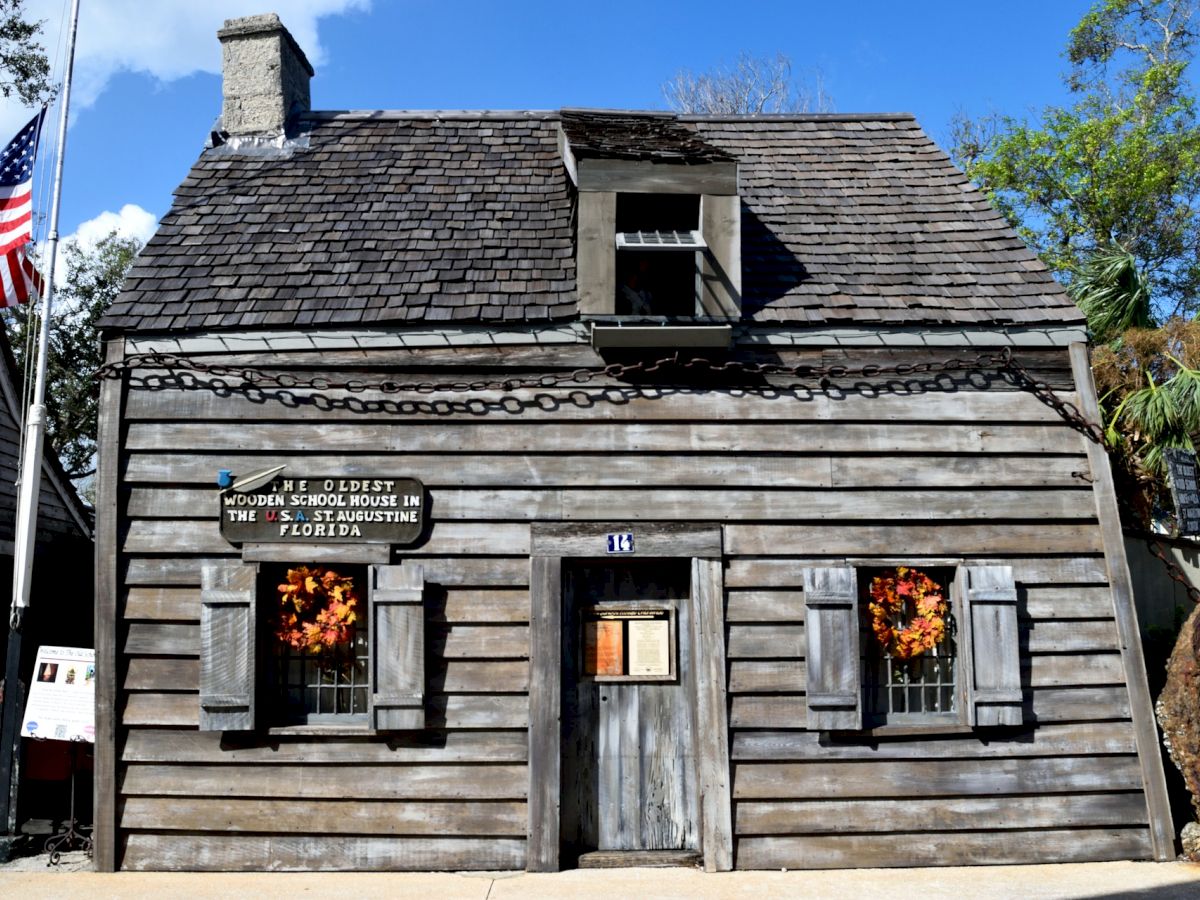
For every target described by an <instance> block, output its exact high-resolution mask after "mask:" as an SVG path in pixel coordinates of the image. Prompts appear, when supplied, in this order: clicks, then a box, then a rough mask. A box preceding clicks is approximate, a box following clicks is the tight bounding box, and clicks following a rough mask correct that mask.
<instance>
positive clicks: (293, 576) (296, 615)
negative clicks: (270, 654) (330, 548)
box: [275, 566, 358, 653]
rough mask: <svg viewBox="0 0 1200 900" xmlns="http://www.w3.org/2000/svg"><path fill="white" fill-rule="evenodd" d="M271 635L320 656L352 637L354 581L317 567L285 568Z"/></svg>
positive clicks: (354, 596) (355, 613)
mask: <svg viewBox="0 0 1200 900" xmlns="http://www.w3.org/2000/svg"><path fill="white" fill-rule="evenodd" d="M278 590H279V619H278V622H277V623H276V628H275V636H276V637H277V638H279V640H280V642H281V643H284V644H290V645H291V646H293V647H295V648H296V649H297V650H308V651H311V652H312V653H320V652H321V651H322V650H325V649H327V648H330V647H333V646H335V645H337V644H344V643H346V642H347V641H350V640H352V639H353V638H354V623H355V621H356V620H357V619H358V613H357V612H356V609H357V608H358V595H357V594H356V593H355V592H354V579H353V578H350V577H349V576H347V575H342V574H340V573H338V572H335V571H334V570H333V569H326V568H323V567H320V566H317V567H314V568H311V569H310V568H308V567H307V566H300V567H298V568H295V569H288V571H287V581H286V582H284V583H283V584H281V585H279V588H278Z"/></svg>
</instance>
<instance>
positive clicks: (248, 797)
mask: <svg viewBox="0 0 1200 900" xmlns="http://www.w3.org/2000/svg"><path fill="white" fill-rule="evenodd" d="M747 352H749V351H747ZM974 352H975V351H971V354H973V353H974ZM953 355H966V354H956V353H954V352H953V351H949V350H947V351H938V352H933V351H917V350H910V351H890V352H886V353H885V352H884V351H867V350H863V351H852V352H847V351H834V350H829V351H825V352H822V351H820V350H814V349H811V348H810V349H806V350H804V351H803V352H802V353H801V352H799V351H797V352H794V353H793V352H789V351H784V350H778V349H773V350H772V351H771V353H770V355H769V358H772V359H782V360H783V361H785V362H786V361H800V360H801V359H803V360H804V361H808V362H820V361H826V362H830V363H832V362H848V363H854V362H859V363H864V362H880V363H884V362H889V361H895V360H897V359H904V360H910V361H935V360H937V359H940V358H944V357H946V356H953ZM1019 355H1020V356H1021V358H1022V359H1023V361H1025V363H1026V364H1027V365H1028V366H1030V367H1031V368H1032V369H1033V370H1035V372H1036V373H1037V374H1038V375H1039V377H1044V378H1047V379H1049V380H1050V381H1051V382H1053V383H1054V384H1055V385H1056V386H1057V387H1058V388H1059V389H1061V390H1062V391H1063V392H1064V394H1066V395H1067V396H1070V395H1071V391H1072V390H1073V386H1072V384H1071V376H1070V367H1069V362H1068V359H1067V354H1066V352H1065V350H1053V349H1047V350H1036V351H1025V352H1022V353H1020V354H1019ZM763 358H764V359H765V358H768V357H767V356H764V357H763ZM281 360H282V363H281ZM210 361H215V360H210ZM238 361H239V362H243V363H265V364H271V363H275V364H283V365H288V366H297V365H310V366H313V367H314V369H319V368H320V367H321V366H323V365H325V366H328V365H329V364H331V363H332V362H333V361H335V355H334V354H331V355H330V356H329V357H327V358H325V359H322V358H321V357H320V356H318V355H312V354H309V355H307V356H306V355H304V354H293V355H290V356H287V357H276V358H271V357H268V356H258V357H255V356H248V357H243V358H241V359H240V360H238ZM337 361H339V362H341V363H343V364H344V366H346V368H345V369H343V370H341V371H342V374H343V375H344V376H345V377H354V376H349V375H347V374H346V373H348V372H349V371H351V370H354V371H357V372H359V373H360V376H361V377H364V378H371V377H374V378H378V377H382V376H381V374H380V373H381V371H382V370H381V369H380V368H379V366H382V365H387V366H389V367H391V368H388V369H387V372H388V376H387V377H396V378H397V379H398V380H409V379H421V378H428V379H429V380H437V381H457V380H474V379H480V378H487V377H495V376H497V375H499V376H512V375H514V374H517V373H518V372H545V371H550V370H552V369H553V368H555V361H557V366H558V367H560V368H563V369H567V368H573V367H575V366H579V365H585V364H593V365H594V364H599V363H600V362H601V361H600V360H599V359H598V358H595V357H593V356H592V355H591V351H590V350H588V349H587V348H581V347H567V348H563V349H561V350H554V349H552V348H549V349H548V348H529V347H525V348H521V347H514V348H512V349H511V350H508V351H505V350H502V349H494V350H480V349H474V350H471V351H463V352H461V353H459V354H457V355H456V354H455V352H454V351H453V350H447V349H439V350H431V351H429V352H428V353H427V354H426V355H424V356H422V354H421V353H420V352H419V351H416V352H413V351H403V352H400V351H397V352H384V353H381V354H379V355H378V356H372V354H370V353H367V352H353V353H343V354H341V355H340V358H339V359H337ZM421 366H427V367H428V368H426V369H424V370H423V371H422V370H420V367H421ZM522 366H524V368H522ZM397 367H399V368H397ZM153 374H155V373H149V372H144V371H143V372H135V373H134V375H133V379H132V382H131V384H130V388H129V390H128V393H127V399H126V401H125V405H124V411H123V412H124V422H125V427H124V430H123V433H122V450H121V455H120V464H119V477H120V489H119V491H118V500H119V527H118V529H117V541H118V549H119V558H118V567H117V584H118V588H117V590H118V597H117V602H116V609H117V613H118V616H119V619H118V621H117V622H116V623H115V625H116V637H117V647H118V652H119V653H120V655H121V669H120V683H119V685H118V687H119V690H118V693H117V700H116V703H117V738H116V745H117V774H118V795H117V803H116V815H117V825H118V826H119V831H118V841H117V854H118V857H117V862H118V864H119V865H123V866H124V867H126V868H131V869H166V868H190V869H280V870H283V869H305V868H314V867H318V866H319V867H321V868H376V869H420V868H456V869H457V868H485V869H504V868H520V867H523V866H524V865H525V864H526V820H527V815H528V811H527V806H526V797H527V792H528V776H527V768H526V758H527V732H526V729H527V726H528V722H529V701H528V691H529V675H528V657H529V628H528V620H529V593H528V580H529V572H530V562H529V552H530V547H529V543H530V524H531V523H533V522H538V521H563V520H581V521H582V520H592V521H612V522H622V521H624V522H634V523H636V522H638V521H655V522H670V521H716V522H720V523H723V524H724V526H725V550H726V556H727V561H726V570H725V583H726V589H727V592H726V598H725V600H726V620H727V635H726V637H727V650H728V659H729V662H728V691H729V704H730V705H729V721H730V729H731V736H730V752H731V756H732V776H733V777H732V785H731V786H730V787H731V791H732V801H733V816H734V830H735V837H736V840H735V863H736V865H737V866H739V867H742V868H762V867H771V868H775V867H833V866H862V865H871V866H895V865H910V864H961V863H1001V862H1033V861H1039V860H1092V859H1113V858H1129V857H1134V858H1145V857H1148V856H1150V855H1151V842H1150V833H1149V829H1148V825H1147V822H1148V817H1147V808H1146V803H1145V800H1144V798H1143V790H1142V783H1141V773H1140V770H1139V766H1138V758H1137V755H1136V747H1135V738H1134V729H1133V726H1132V724H1131V721H1130V709H1129V700H1128V694H1127V691H1126V688H1125V686H1124V674H1123V669H1122V661H1121V654H1120V647H1119V645H1118V640H1117V631H1116V628H1115V625H1114V617H1113V603H1112V597H1111V593H1110V591H1109V589H1108V585H1107V574H1106V567H1105V561H1104V558H1103V555H1102V544H1101V535H1100V531H1099V528H1098V525H1097V518H1096V515H1097V514H1096V502H1095V499H1094V497H1093V494H1092V490H1091V484H1090V482H1091V472H1090V466H1089V462H1088V457H1087V455H1086V448H1085V445H1084V438H1083V437H1082V436H1081V435H1080V434H1079V433H1078V432H1076V431H1075V430H1072V429H1071V428H1070V427H1068V426H1067V425H1066V424H1065V423H1064V422H1063V421H1062V420H1061V419H1060V418H1059V416H1058V415H1057V414H1056V413H1055V412H1054V411H1053V410H1052V409H1050V408H1049V407H1047V406H1046V405H1044V404H1043V403H1041V402H1039V401H1038V400H1037V399H1036V398H1035V397H1034V396H1032V395H1031V394H1029V393H1027V392H1023V391H1020V390H1017V389H1015V388H1014V387H1013V386H1012V385H1011V384H1008V383H1006V382H1005V381H1004V380H1003V379H1000V378H998V377H995V376H992V377H988V376H984V375H980V374H974V375H963V374H957V375H953V376H952V375H947V374H940V375H939V374H931V375H913V376H907V377H903V378H899V377H887V378H878V379H875V381H874V383H873V384H870V385H862V386H861V387H862V388H863V389H862V390H853V389H852V390H841V389H837V390H831V391H828V392H823V391H820V390H819V389H818V390H817V391H816V392H815V393H814V392H812V391H810V390H808V389H800V390H791V389H789V384H790V381H791V380H789V379H780V380H778V381H777V383H773V382H772V381H771V380H769V379H768V380H764V383H763V385H762V387H761V388H758V389H742V388H723V389H708V388H705V387H702V386H700V385H699V384H695V383H693V384H692V385H691V386H682V387H667V388H663V387H659V386H642V387H637V386H632V385H630V384H628V383H617V382H613V381H603V380H602V381H599V382H593V383H591V384H588V385H579V386H563V387H547V388H538V389H519V390H515V391H512V392H499V391H482V392H478V393H417V392H414V393H408V392H403V393H399V394H380V393H376V392H372V391H363V392H360V393H354V394H335V395H333V396H332V397H331V398H320V397H318V398H313V397H312V396H311V395H312V393H313V392H312V391H309V390H304V389H299V388H295V389H289V390H286V391H272V390H270V389H256V390H254V391H252V392H251V393H250V394H249V395H242V394H238V393H232V394H230V393H229V392H220V393H218V392H213V391H211V390H209V389H207V388H204V387H202V386H196V387H190V388H183V389H181V388H180V387H179V386H178V384H177V383H175V384H173V383H172V381H171V379H167V380H166V381H162V380H158V381H155V380H151V381H150V382H146V381H144V380H143V376H145V375H153ZM159 374H161V373H159ZM793 380H794V379H793ZM186 381H187V379H185V383H186ZM310 401H312V402H310ZM279 462H287V463H288V464H289V465H291V466H292V467H293V468H294V470H296V471H298V472H300V471H303V472H306V473H312V474H318V475H319V474H343V475H346V476H350V477H353V476H355V475H369V474H379V473H389V474H395V475H403V476H411V477H415V478H418V479H420V480H422V481H423V482H424V483H425V484H426V486H427V487H428V488H429V491H430V499H431V504H430V507H429V509H430V515H431V518H432V520H433V522H434V525H433V527H432V531H431V534H430V536H429V540H428V542H427V543H425V544H424V545H422V546H418V547H415V548H412V549H406V550H403V551H402V552H401V554H400V555H401V556H403V557H409V556H412V557H417V558H419V560H420V561H421V562H422V564H423V565H424V570H425V579H426V584H427V585H428V588H427V608H426V620H427V647H426V663H427V671H428V683H427V685H426V730H425V731H424V732H423V733H422V734H421V735H419V736H415V737H414V736H409V737H399V738H397V737H390V738H349V737H313V736H309V737H305V736H287V737H270V738H268V739H263V738H258V739H254V738H245V739H242V740H241V742H239V741H238V740H237V739H233V738H227V741H226V743H224V744H222V742H221V738H220V736H219V735H217V734H206V733H200V732H198V731H197V730H196V728H197V716H198V700H197V690H198V662H197V654H198V652H199V646H200V625H199V619H200V571H201V566H202V565H203V564H204V563H205V562H207V561H209V560H215V559H233V558H236V557H237V552H236V550H235V549H234V548H232V547H230V546H229V545H228V544H226V543H225V542H224V541H223V540H222V538H221V537H220V535H219V533H218V523H217V517H216V509H217V507H216V492H215V489H214V487H213V484H214V479H215V475H216V472H217V470H218V469H221V468H228V469H233V470H234V471H240V472H245V471H252V470H254V469H256V468H262V467H265V466H269V465H271V464H274V463H279ZM846 560H849V561H850V563H849V564H851V565H869V564H871V562H872V561H882V560H888V561H891V562H899V561H905V560H908V561H914V562H920V561H922V560H925V561H929V562H930V563H932V562H934V561H940V562H942V563H943V564H955V563H956V562H958V561H963V560H975V561H981V562H988V561H997V562H1000V563H1003V564H1009V565H1012V566H1013V568H1014V572H1015V576H1016V580H1017V583H1018V588H1019V598H1020V606H1019V614H1020V623H1021V648H1022V659H1023V669H1022V687H1023V691H1024V697H1025V716H1026V725H1025V726H1024V727H1022V728H1019V729H1016V730H1013V731H1006V732H1002V733H999V734H996V733H991V734H971V733H955V734H941V735H938V734H915V735H912V734H910V735H892V736H887V737H880V736H875V737H871V738H869V739H866V738H864V739H850V738H846V739H834V740H825V741H821V740H819V735H818V734H817V733H816V732H809V731H807V730H806V729H805V694H804V691H805V684H804V671H805V665H804V659H803V648H804V646H805V640H804V621H803V619H804V601H803V576H802V567H803V566H804V565H823V564H843V565H845V564H847V563H846V562H845V561H846ZM1031 831H1032V832H1035V833H1031ZM935 832H936V834H931V833H935ZM914 834H919V835H920V837H921V839H919V840H916V839H914Z"/></svg>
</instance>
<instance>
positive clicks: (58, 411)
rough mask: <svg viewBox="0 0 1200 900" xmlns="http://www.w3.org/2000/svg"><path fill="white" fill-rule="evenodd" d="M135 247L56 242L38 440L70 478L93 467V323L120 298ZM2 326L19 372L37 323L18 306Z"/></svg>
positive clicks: (96, 390) (110, 239) (113, 238)
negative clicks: (58, 268)
mask: <svg viewBox="0 0 1200 900" xmlns="http://www.w3.org/2000/svg"><path fill="white" fill-rule="evenodd" d="M141 247H142V245H141V242H140V241H138V240H137V238H131V237H122V236H121V235H119V234H118V233H117V232H115V231H114V232H112V233H110V234H109V235H108V236H107V237H105V238H104V239H103V240H102V241H100V242H99V243H98V244H97V245H96V247H95V249H93V250H91V251H85V250H84V249H83V248H81V247H80V246H79V244H78V243H76V242H75V241H66V242H64V243H63V245H62V256H61V257H60V259H59V263H60V264H61V265H62V266H63V268H64V270H65V273H66V274H65V277H64V279H63V282H62V284H61V285H60V286H59V287H58V289H57V290H56V291H55V294H54V317H53V319H52V321H51V323H50V352H49V356H48V359H47V371H46V436H47V438H48V439H49V441H50V444H51V446H53V447H54V449H55V451H56V452H57V453H58V458H59V459H60V460H61V461H62V464H63V468H64V469H65V470H66V472H67V475H68V476H69V477H71V478H84V477H86V476H88V475H91V474H92V473H93V471H94V470H95V454H96V412H97V406H98V404H99V400H100V384H99V381H98V380H97V379H96V377H95V372H96V369H98V368H99V367H100V366H101V365H102V364H103V362H104V360H103V359H102V358H101V355H100V354H101V347H100V338H99V334H98V332H97V329H96V323H97V322H98V321H99V319H100V317H101V316H102V315H104V312H105V311H106V310H107V309H108V307H109V305H110V304H111V303H112V301H113V300H114V299H115V298H116V296H117V294H118V293H120V291H121V283H122V282H123V281H124V280H125V274H126V273H127V272H128V271H129V267H130V265H131V264H132V263H133V260H134V258H135V257H136V256H137V254H138V251H139V250H141ZM56 280H57V279H56ZM7 322H8V328H9V340H10V341H11V343H12V347H13V353H14V355H15V356H16V358H17V364H18V366H19V367H20V368H22V369H24V368H25V361H26V354H27V352H30V350H31V348H35V347H36V342H37V333H36V332H37V327H38V325H37V322H36V320H35V318H34V317H33V316H31V315H30V314H29V308H28V307H25V306H21V307H17V308H15V309H14V310H12V311H11V314H10V316H9V317H7ZM31 342H32V343H31ZM34 352H35V351H34Z"/></svg>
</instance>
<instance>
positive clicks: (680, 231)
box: [615, 194, 705, 316]
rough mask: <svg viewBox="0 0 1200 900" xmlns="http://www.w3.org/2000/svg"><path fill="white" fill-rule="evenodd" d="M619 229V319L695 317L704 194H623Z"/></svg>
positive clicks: (702, 244)
mask: <svg viewBox="0 0 1200 900" xmlns="http://www.w3.org/2000/svg"><path fill="white" fill-rule="evenodd" d="M616 225H617V234H616V249H617V260H616V276H617V277H616V288H617V296H616V301H615V312H616V313H617V315H633V316H694V315H696V290H697V282H696V277H697V273H698V272H699V265H700V253H701V251H703V250H704V249H705V243H704V238H703V237H702V236H701V234H700V196H699V195H698V194H618V195H617V212H616Z"/></svg>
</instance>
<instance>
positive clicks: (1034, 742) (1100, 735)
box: [730, 722, 1137, 762]
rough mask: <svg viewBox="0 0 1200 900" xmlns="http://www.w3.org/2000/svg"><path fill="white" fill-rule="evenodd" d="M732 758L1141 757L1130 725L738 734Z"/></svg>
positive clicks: (817, 759)
mask: <svg viewBox="0 0 1200 900" xmlns="http://www.w3.org/2000/svg"><path fill="white" fill-rule="evenodd" d="M730 752H731V756H732V758H733V759H734V760H736V761H739V762H749V761H754V760H757V761H769V760H781V761H786V760H813V761H832V760H852V759H868V760H870V759H916V760H922V759H979V758H995V757H1024V756H1087V755H1092V754H1114V753H1124V754H1133V753H1136V752H1137V742H1136V740H1135V736H1134V732H1133V725H1132V724H1130V723H1129V722H1084V723H1078V724H1071V725H1041V726H1036V727H1034V726H1031V727H1030V728H1029V729H1028V730H1026V731H1022V732H1020V733H1017V734H1013V733H1009V734H1004V735H999V734H954V735H943V736H937V735H933V736H930V737H925V738H913V737H911V736H910V737H905V738H892V739H887V738H883V739H881V738H875V737H872V738H855V737H854V736H850V735H848V736H845V737H842V738H839V739H837V740H828V739H826V740H822V738H821V735H820V733H818V732H815V731H797V730H788V731H739V732H735V734H734V736H733V744H732V750H731V751H730Z"/></svg>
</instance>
